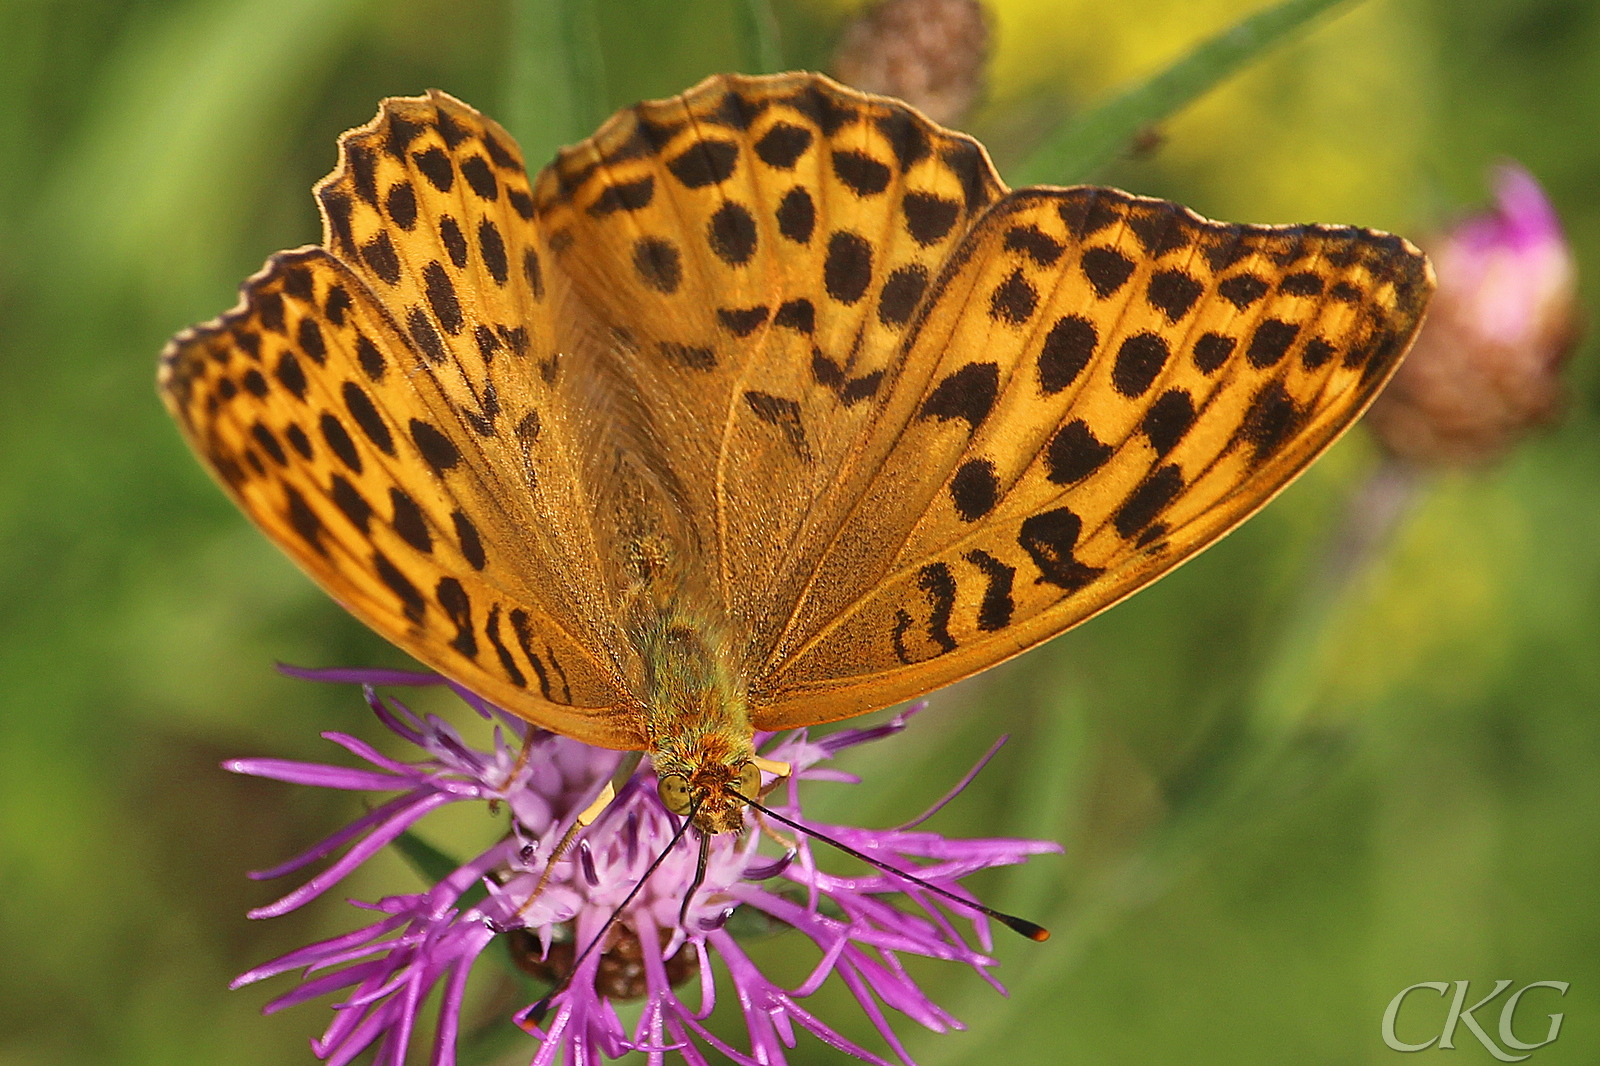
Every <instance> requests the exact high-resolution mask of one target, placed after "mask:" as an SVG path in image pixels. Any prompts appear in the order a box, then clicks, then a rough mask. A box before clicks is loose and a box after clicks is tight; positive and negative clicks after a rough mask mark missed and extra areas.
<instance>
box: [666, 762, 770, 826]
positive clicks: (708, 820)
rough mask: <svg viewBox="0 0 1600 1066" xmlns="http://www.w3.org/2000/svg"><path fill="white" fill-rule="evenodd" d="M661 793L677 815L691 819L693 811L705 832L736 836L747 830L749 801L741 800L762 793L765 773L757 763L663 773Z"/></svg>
mask: <svg viewBox="0 0 1600 1066" xmlns="http://www.w3.org/2000/svg"><path fill="white" fill-rule="evenodd" d="M658 791H659V793H660V795H661V802H662V803H663V804H665V805H666V808H667V810H669V811H671V812H672V813H673V814H676V815H680V816H684V817H687V816H688V815H689V813H690V812H691V811H693V812H694V821H695V825H696V826H698V827H699V828H700V830H701V831H702V832H705V833H736V832H738V831H740V830H741V829H743V828H744V808H745V802H744V800H743V799H741V798H740V797H742V796H756V795H759V794H760V792H761V771H760V769H758V768H757V767H756V764H755V763H753V762H744V763H741V764H739V765H737V766H727V765H724V764H719V763H711V764H707V765H702V766H701V767H699V768H698V769H695V770H692V771H689V772H687V773H678V772H667V773H663V774H662V775H661V781H660V784H659V785H658Z"/></svg>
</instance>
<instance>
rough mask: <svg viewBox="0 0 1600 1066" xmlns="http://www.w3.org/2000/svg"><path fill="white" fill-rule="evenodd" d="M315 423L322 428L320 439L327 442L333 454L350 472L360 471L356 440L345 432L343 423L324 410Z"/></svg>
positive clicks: (359, 456) (359, 454)
mask: <svg viewBox="0 0 1600 1066" xmlns="http://www.w3.org/2000/svg"><path fill="white" fill-rule="evenodd" d="M317 425H318V428H320V429H321V430H322V439H323V440H325V441H327V442H328V447H329V448H330V449H331V450H332V451H333V454H335V455H337V456H338V457H339V460H340V461H341V462H342V463H344V465H345V466H347V467H349V468H350V471H351V472H352V473H355V474H359V473H361V453H360V452H358V451H356V442H355V441H353V440H351V439H350V434H349V433H347V432H345V428H344V424H343V423H341V422H340V421H339V420H338V419H337V418H335V417H334V416H333V415H331V414H329V413H328V412H326V411H324V412H323V413H322V417H321V418H320V419H318V421H317Z"/></svg>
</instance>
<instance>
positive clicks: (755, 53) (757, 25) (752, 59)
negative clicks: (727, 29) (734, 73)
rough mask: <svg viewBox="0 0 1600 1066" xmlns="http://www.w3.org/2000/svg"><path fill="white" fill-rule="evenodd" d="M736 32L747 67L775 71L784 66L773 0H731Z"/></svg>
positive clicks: (766, 71) (755, 69) (755, 70)
mask: <svg viewBox="0 0 1600 1066" xmlns="http://www.w3.org/2000/svg"><path fill="white" fill-rule="evenodd" d="M732 3H733V22H734V29H735V32H737V33H738V35H739V50H740V54H741V55H742V56H743V57H744V65H745V69H746V70H747V71H748V72H749V73H751V74H776V73H778V72H779V71H780V70H782V69H783V48H782V46H781V45H780V44H779V43H778V16H777V15H776V14H775V13H774V12H773V10H772V0H732Z"/></svg>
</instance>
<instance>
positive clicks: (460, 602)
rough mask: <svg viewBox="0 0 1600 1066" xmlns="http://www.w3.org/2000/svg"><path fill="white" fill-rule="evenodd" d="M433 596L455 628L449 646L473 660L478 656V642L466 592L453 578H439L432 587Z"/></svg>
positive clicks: (470, 603)
mask: <svg viewBox="0 0 1600 1066" xmlns="http://www.w3.org/2000/svg"><path fill="white" fill-rule="evenodd" d="M433 595H434V598H435V599H437V600H438V601H439V606H440V607H443V608H444V613H445V617H447V618H449V619H450V624H451V625H453V626H455V627H456V635H455V636H454V637H451V638H450V646H451V647H452V648H454V649H455V650H456V651H458V652H460V653H461V654H462V655H464V656H466V657H467V658H469V659H471V658H474V657H475V656H476V655H477V654H478V640H477V637H476V636H474V634H473V628H472V598H471V597H470V596H468V595H467V590H466V589H464V588H462V587H461V582H460V581H458V580H456V579H455V578H453V577H441V578H440V579H439V583H438V584H437V585H436V586H434V590H433Z"/></svg>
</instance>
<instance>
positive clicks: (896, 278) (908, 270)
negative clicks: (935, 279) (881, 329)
mask: <svg viewBox="0 0 1600 1066" xmlns="http://www.w3.org/2000/svg"><path fill="white" fill-rule="evenodd" d="M927 288H928V268H927V267H925V266H923V265H922V264H921V263H912V264H910V265H909V266H903V267H900V268H898V269H897V270H894V271H892V272H891V273H890V274H889V276H888V277H887V278H885V279H884V282H883V290H882V291H881V292H880V293H879V294H878V321H880V322H882V323H883V324H884V325H886V326H903V325H905V324H906V323H907V322H908V321H910V320H911V313H912V312H913V311H915V310H916V309H917V304H918V303H919V302H920V301H921V300H922V294H923V293H924V292H925V291H926V290H927Z"/></svg>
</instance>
